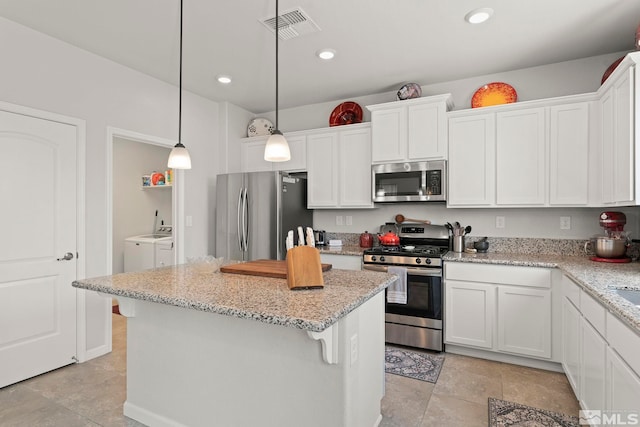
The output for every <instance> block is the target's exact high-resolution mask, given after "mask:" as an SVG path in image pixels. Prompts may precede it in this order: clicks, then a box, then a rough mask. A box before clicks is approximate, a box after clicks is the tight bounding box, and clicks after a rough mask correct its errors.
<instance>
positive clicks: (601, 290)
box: [443, 252, 640, 333]
mask: <svg viewBox="0 0 640 427" xmlns="http://www.w3.org/2000/svg"><path fill="white" fill-rule="evenodd" d="M443 260H444V261H445V262H469V263H479V264H501V265H515V266H525V267H546V268H559V269H560V270H561V271H562V272H563V273H565V274H566V275H568V276H569V277H571V278H572V279H573V280H574V281H575V282H576V283H578V284H579V285H580V286H582V288H583V289H584V290H585V291H586V292H588V293H589V294H590V295H592V296H593V297H594V298H596V299H597V300H598V301H600V302H601V303H602V304H603V305H604V306H605V307H607V308H608V309H609V310H610V311H611V312H612V313H614V314H616V315H618V317H619V318H620V319H621V320H623V321H624V322H625V323H626V324H628V325H629V326H631V327H633V328H634V329H635V330H636V332H638V333H640V308H638V307H636V306H635V305H633V304H631V303H630V302H629V301H627V300H626V299H624V298H622V297H621V296H619V295H618V294H617V293H616V292H615V289H640V263H638V262H631V263H627V264H610V263H602V262H594V261H591V260H589V258H587V257H585V256H562V255H546V254H508V253H495V252H489V253H486V254H467V253H461V254H460V253H455V252H448V253H447V254H446V255H445V256H443Z"/></svg>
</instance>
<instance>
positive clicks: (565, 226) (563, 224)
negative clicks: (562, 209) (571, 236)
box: [560, 216, 571, 230]
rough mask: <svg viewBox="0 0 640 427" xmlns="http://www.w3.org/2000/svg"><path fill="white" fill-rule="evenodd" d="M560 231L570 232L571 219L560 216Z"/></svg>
mask: <svg viewBox="0 0 640 427" xmlns="http://www.w3.org/2000/svg"><path fill="white" fill-rule="evenodd" d="M560 230H571V217H570V216H561V217H560Z"/></svg>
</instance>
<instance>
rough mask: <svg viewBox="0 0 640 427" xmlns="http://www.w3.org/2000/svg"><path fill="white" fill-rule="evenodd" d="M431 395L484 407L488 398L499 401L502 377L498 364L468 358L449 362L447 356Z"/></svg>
mask: <svg viewBox="0 0 640 427" xmlns="http://www.w3.org/2000/svg"><path fill="white" fill-rule="evenodd" d="M476 362H477V363H476ZM496 369H497V371H496ZM494 371H495V372H497V373H494ZM433 394H434V395H435V394H437V395H438V396H440V397H443V396H448V397H455V398H458V399H463V400H466V401H469V402H475V403H479V404H485V405H486V404H487V399H488V398H489V397H496V398H498V399H501V398H502V377H501V375H500V370H499V364H496V363H495V362H488V361H486V360H477V359H476V360H474V359H472V358H469V357H465V358H464V359H460V360H455V361H450V360H449V356H447V358H446V359H445V362H444V366H443V368H442V372H440V377H439V378H438V382H437V383H436V386H435V388H434V389H433Z"/></svg>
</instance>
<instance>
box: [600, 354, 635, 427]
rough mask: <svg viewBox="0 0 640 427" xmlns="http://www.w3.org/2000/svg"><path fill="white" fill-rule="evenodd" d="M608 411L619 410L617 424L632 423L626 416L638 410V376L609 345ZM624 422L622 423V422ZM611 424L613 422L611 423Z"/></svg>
mask: <svg viewBox="0 0 640 427" xmlns="http://www.w3.org/2000/svg"><path fill="white" fill-rule="evenodd" d="M606 408H607V409H608V410H609V411H632V412H629V413H624V412H621V414H619V416H621V417H623V418H622V419H620V420H618V421H620V422H619V425H633V424H637V422H638V421H637V419H636V420H635V422H631V421H632V420H630V419H626V416H629V415H630V414H633V413H634V412H635V415H636V417H637V416H638V412H639V411H640V378H639V377H638V375H637V374H636V373H635V372H633V370H632V369H631V368H629V366H628V365H627V364H626V363H625V361H624V360H623V359H622V358H621V357H620V356H619V355H618V353H616V352H615V351H614V350H613V349H612V348H611V347H609V348H608V349H607V406H606ZM623 422H624V424H623ZM611 424H613V423H611Z"/></svg>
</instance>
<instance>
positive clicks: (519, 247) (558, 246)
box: [327, 231, 640, 261]
mask: <svg viewBox="0 0 640 427" xmlns="http://www.w3.org/2000/svg"><path fill="white" fill-rule="evenodd" d="M327 239H331V240H334V239H339V240H342V244H343V245H345V246H351V245H355V246H357V245H359V244H360V233H336V232H332V231H327ZM480 239H482V237H481V236H466V237H465V246H466V247H467V248H472V247H473V242H475V241H477V240H480ZM487 241H488V242H489V249H488V250H487V252H496V253H511V254H546V255H568V256H587V255H594V254H593V252H589V253H585V251H584V245H585V243H586V242H588V241H589V240H588V239H544V238H526V237H488V238H487ZM377 244H378V242H377V239H374V245H377ZM627 256H628V257H630V258H631V259H633V260H634V261H636V260H638V259H639V258H640V243H632V244H631V246H630V247H629V249H627Z"/></svg>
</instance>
